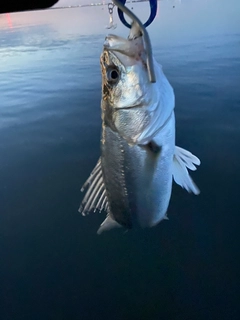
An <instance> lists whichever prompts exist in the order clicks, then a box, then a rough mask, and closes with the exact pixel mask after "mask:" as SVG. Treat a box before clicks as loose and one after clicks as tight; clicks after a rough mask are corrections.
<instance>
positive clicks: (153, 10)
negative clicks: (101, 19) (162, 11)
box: [118, 0, 157, 29]
mask: <svg viewBox="0 0 240 320" xmlns="http://www.w3.org/2000/svg"><path fill="white" fill-rule="evenodd" d="M119 1H120V2H121V3H122V4H123V5H125V3H126V0H119ZM149 4H150V16H149V18H148V20H147V21H146V22H145V23H144V24H143V25H144V27H145V28H146V27H148V26H149V25H150V24H151V23H152V22H153V20H154V18H155V17H156V14H157V0H149ZM118 16H119V19H120V20H121V21H122V23H123V24H124V25H125V26H126V27H127V28H129V29H130V28H131V25H130V24H129V23H128V22H127V21H126V20H125V17H124V15H123V12H122V10H121V9H120V8H118Z"/></svg>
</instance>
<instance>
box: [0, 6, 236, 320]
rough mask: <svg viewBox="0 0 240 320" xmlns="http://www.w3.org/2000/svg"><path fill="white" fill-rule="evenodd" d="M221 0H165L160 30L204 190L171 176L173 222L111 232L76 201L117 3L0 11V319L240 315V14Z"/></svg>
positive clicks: (179, 115)
mask: <svg viewBox="0 0 240 320" xmlns="http://www.w3.org/2000/svg"><path fill="white" fill-rule="evenodd" d="M210 2H211V1H208V2H206V3H205V2H201V3H200V2H198V3H197V2H195V4H194V5H193V4H189V6H187V5H186V4H182V5H181V6H177V7H176V8H175V9H176V10H175V11H174V12H173V10H172V5H171V2H169V3H168V2H166V3H165V2H163V3H162V4H161V7H160V15H159V18H158V19H157V20H156V21H155V22H154V24H153V25H152V26H151V27H150V28H149V32H150V35H151V37H152V40H153V49H154V53H155V56H156V58H157V60H158V61H160V62H161V64H162V65H163V68H164V71H165V73H166V75H167V76H168V78H169V80H170V82H171V83H172V85H173V87H174V90H175V94H176V120H177V143H178V144H179V145H181V146H182V147H184V148H186V149H189V150H191V151H192V152H193V153H194V154H196V155H197V156H199V157H200V158H201V160H202V165H201V167H200V168H199V170H198V171H197V172H196V173H194V175H193V176H194V180H195V181H196V183H197V184H198V185H199V187H200V189H201V191H202V193H201V195H200V196H198V197H194V196H191V195H189V194H187V193H186V192H185V191H183V190H181V188H179V187H178V186H175V185H174V187H173V196H172V200H171V203H170V207H169V213H168V216H169V218H170V220H169V221H168V222H163V223H161V224H160V225H159V226H157V227H156V228H153V229H151V230H144V231H141V230H133V231H131V232H128V233H127V234H122V232H121V231H120V230H114V231H113V232H109V233H106V234H104V235H103V236H101V237H98V236H96V230H97V228H98V226H99V224H100V223H101V222H102V220H103V217H104V214H96V215H92V216H89V217H86V218H83V217H81V216H80V215H79V214H78V212H77V209H78V206H79V204H80V202H81V197H82V194H81V193H80V188H81V185H82V183H83V182H84V181H85V180H86V178H87V176H88V174H89V173H90V172H91V170H92V168H93V166H94V165H95V163H96V160H97V159H98V157H99V137H100V129H101V122H100V95H101V92H100V90H101V75H100V67H99V56H100V53H101V50H102V43H103V41H104V36H105V33H106V32H107V31H106V30H105V25H106V24H107V22H108V15H107V11H106V9H105V8H104V10H102V8H101V7H97V8H82V9H65V10H49V11H44V12H42V11H40V12H31V13H17V14H10V15H9V16H7V15H2V16H0V55H1V66H0V96H1V103H0V119H1V120H0V154H1V157H0V178H1V184H0V204H1V211H0V241H1V242H0V248H1V264H0V275H1V279H0V281H1V289H2V290H3V291H2V299H1V304H0V305H1V309H0V314H1V319H4V320H5V319H23V318H24V319H32V318H34V319H119V320H120V319H238V318H237V316H238V311H239V310H238V308H239V307H238V300H239V299H238V294H239V283H238V279H239V277H238V276H237V271H238V266H237V263H236V262H237V261H238V258H239V250H238V242H239V236H238V228H237V226H238V222H239V211H240V201H239V195H238V182H239V180H240V170H239V168H240V167H239V160H240V129H239V128H240V126H239V119H240V109H239V107H240V98H239V83H240V58H239V57H240V55H239V53H240V43H239V28H237V23H239V22H238V20H237V19H236V13H235V12H234V10H232V9H231V10H230V9H229V10H228V11H227V6H226V5H225V6H222V8H220V9H219V10H220V11H218V16H217V17H216V19H210V18H209V17H210V16H211V14H212V13H213V11H214V10H213V9H214V7H213V3H212V2H211V3H210ZM213 2H214V1H213ZM182 3H183V1H182ZM204 3H205V4H204ZM146 6H147V4H145V3H144V4H138V5H137V4H136V5H134V10H135V11H136V12H137V13H139V15H142V16H143V15H144V14H145V12H146V10H147V9H146ZM144 10H145V11H144ZM204 10H205V11H204ZM202 12H206V14H205V16H204V17H203V15H201V13H202ZM223 12H224V15H223ZM227 14H228V15H227ZM198 15H199V16H198ZM226 16H228V19H227V18H226ZM194 17H195V22H193V20H194ZM223 17H224V19H223ZM186 18H189V19H186ZM116 19H117V18H116ZM203 19H205V20H204V21H205V24H204V27H201V26H202V25H203V24H202V22H203ZM184 21H186V23H185V24H184V23H183V22H184ZM191 23H192V25H191ZM194 23H195V24H194ZM118 25H119V26H118V28H117V29H116V30H114V32H116V33H118V34H121V35H126V29H125V28H124V27H123V26H120V24H118ZM189 26H192V28H190V29H189Z"/></svg>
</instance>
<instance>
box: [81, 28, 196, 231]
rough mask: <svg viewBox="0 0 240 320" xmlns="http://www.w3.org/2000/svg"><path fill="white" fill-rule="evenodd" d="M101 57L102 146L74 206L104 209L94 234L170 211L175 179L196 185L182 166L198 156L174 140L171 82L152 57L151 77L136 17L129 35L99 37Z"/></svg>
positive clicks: (150, 222) (146, 222) (145, 222)
mask: <svg viewBox="0 0 240 320" xmlns="http://www.w3.org/2000/svg"><path fill="white" fill-rule="evenodd" d="M100 65H101V72H102V99H101V119H102V131H101V143H100V146H101V148H100V149H101V153H100V158H99V159H98V161H97V164H96V166H95V167H94V169H93V171H92V172H91V174H90V176H89V178H88V179H87V180H86V182H85V183H84V185H83V187H82V189H81V191H82V192H83V191H86V193H85V195H84V197H83V200H82V203H81V205H80V208H79V212H80V213H81V214H82V215H83V216H85V215H87V214H89V213H90V212H96V211H99V212H101V211H102V210H104V211H105V212H106V218H105V220H104V221H103V223H102V224H101V225H100V227H99V229H98V231H97V233H98V234H101V233H102V232H104V231H107V230H110V229H113V228H119V227H123V228H125V230H129V229H132V228H133V227H134V228H135V227H140V228H150V227H153V226H156V225H157V224H158V223H159V222H160V221H162V220H166V219H168V217H167V209H168V206H169V202H170V198H171V193H172V184H173V181H175V182H176V183H177V184H178V185H180V186H181V187H182V188H184V189H186V190H187V191H188V192H189V193H193V194H195V195H198V194H199V193H200V190H199V188H198V187H197V185H196V184H195V183H194V181H193V180H192V178H191V177H190V175H189V172H188V169H190V170H192V171H195V170H196V169H197V168H196V166H198V165H200V160H199V158H198V157H196V156H195V155H193V154H192V153H191V152H190V151H187V150H185V149H183V148H181V147H179V146H176V145H175V114H174V108H175V95H174V90H173V88H172V86H171V84H170V83H169V81H168V79H167V77H166V76H165V74H164V72H163V69H162V66H161V65H160V64H159V63H158V62H157V61H156V60H155V59H154V57H153V66H154V71H155V76H156V82H155V83H151V82H150V81H149V79H148V70H147V55H146V50H145V47H144V40H143V35H142V33H141V30H140V29H139V27H138V25H137V24H135V23H133V24H132V27H131V29H130V33H129V36H128V38H123V37H120V36H117V35H113V34H110V35H108V36H107V37H106V38H105V41H104V45H103V51H102V53H101V57H100Z"/></svg>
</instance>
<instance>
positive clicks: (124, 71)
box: [100, 28, 151, 109]
mask: <svg viewBox="0 0 240 320" xmlns="http://www.w3.org/2000/svg"><path fill="white" fill-rule="evenodd" d="M100 63H101V69H102V97H103V100H105V101H107V103H108V105H109V106H110V107H111V108H113V109H126V108H131V107H136V106H140V105H143V104H144V102H145V104H146V101H145V100H146V98H147V94H148V93H149V87H150V86H151V83H150V82H149V79H148V70H147V64H146V52H145V48H144V44H143V38H142V35H141V34H140V33H139V32H138V33H136V32H135V35H133V28H132V29H131V32H130V35H129V37H128V39H125V38H122V37H119V36H116V35H108V36H107V37H106V39H105V42H104V49H103V52H102V55H101V58H100Z"/></svg>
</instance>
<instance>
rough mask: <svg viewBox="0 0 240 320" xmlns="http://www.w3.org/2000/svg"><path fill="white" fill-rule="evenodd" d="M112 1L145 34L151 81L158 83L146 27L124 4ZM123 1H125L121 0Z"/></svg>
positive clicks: (118, 0)
mask: <svg viewBox="0 0 240 320" xmlns="http://www.w3.org/2000/svg"><path fill="white" fill-rule="evenodd" d="M112 1H113V3H114V4H115V5H116V6H117V7H118V9H120V10H121V11H122V12H124V13H126V15H127V16H129V18H130V19H132V20H133V21H134V22H136V23H137V24H138V25H139V28H140V30H141V32H142V34H143V39H144V42H145V48H146V54H147V69H148V77H149V81H150V82H156V78H155V72H154V67H153V57H152V46H151V41H150V38H149V35H148V32H147V30H146V28H145V26H144V25H143V24H142V22H141V21H140V20H139V19H138V17H137V16H135V14H134V13H133V12H132V11H131V10H129V9H128V8H127V7H125V5H124V4H122V3H121V2H120V0H112ZM121 1H124V0H121ZM124 3H125V2H124Z"/></svg>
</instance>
